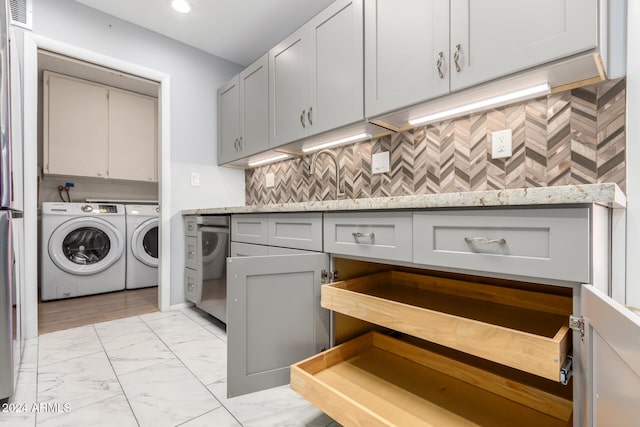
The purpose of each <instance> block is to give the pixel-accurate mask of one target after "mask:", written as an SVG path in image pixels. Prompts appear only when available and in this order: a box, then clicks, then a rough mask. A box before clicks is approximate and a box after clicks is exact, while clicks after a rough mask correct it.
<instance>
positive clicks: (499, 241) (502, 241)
mask: <svg viewBox="0 0 640 427" xmlns="http://www.w3.org/2000/svg"><path fill="white" fill-rule="evenodd" d="M464 241H465V242H467V243H481V244H483V245H490V244H492V243H497V244H499V245H506V244H507V241H506V240H505V239H487V238H486V237H465V238H464Z"/></svg>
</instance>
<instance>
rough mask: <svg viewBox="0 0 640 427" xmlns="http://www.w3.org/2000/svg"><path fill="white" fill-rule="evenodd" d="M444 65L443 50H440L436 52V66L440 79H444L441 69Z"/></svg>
mask: <svg viewBox="0 0 640 427" xmlns="http://www.w3.org/2000/svg"><path fill="white" fill-rule="evenodd" d="M443 65H444V52H443V51H440V53H438V62H436V66H437V67H438V75H439V76H440V78H441V79H444V72H443V71H442V66H443Z"/></svg>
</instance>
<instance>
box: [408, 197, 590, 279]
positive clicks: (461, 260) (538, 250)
mask: <svg viewBox="0 0 640 427" xmlns="http://www.w3.org/2000/svg"><path fill="white" fill-rule="evenodd" d="M413 215H414V216H413V227H414V232H413V262H415V263H416V264H422V265H428V266H433V267H436V268H437V267H451V268H464V269H468V270H474V271H477V272H482V271H484V272H490V273H503V274H512V275H518V276H528V277H536V278H545V279H555V280H568V281H572V282H580V283H589V282H590V281H591V272H590V267H589V265H590V263H589V255H590V243H589V239H590V237H591V236H590V232H589V228H590V210H589V208H587V207H584V208H580V207H577V208H557V209H556V208H554V209H482V210H433V211H423V212H419V211H418V212H415V213H414V214H413Z"/></svg>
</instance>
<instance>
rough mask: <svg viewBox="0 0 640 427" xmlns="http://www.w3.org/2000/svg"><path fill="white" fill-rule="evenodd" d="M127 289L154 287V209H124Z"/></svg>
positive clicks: (138, 207) (155, 270)
mask: <svg viewBox="0 0 640 427" xmlns="http://www.w3.org/2000/svg"><path fill="white" fill-rule="evenodd" d="M125 211H126V218H127V280H126V288H127V289H137V288H146V287H150V286H158V213H159V211H160V209H159V207H158V206H157V205H125Z"/></svg>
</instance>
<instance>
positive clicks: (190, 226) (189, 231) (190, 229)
mask: <svg viewBox="0 0 640 427" xmlns="http://www.w3.org/2000/svg"><path fill="white" fill-rule="evenodd" d="M197 233H198V217H197V216H195V215H193V216H185V217H184V234H185V236H194V237H195V236H196V234H197Z"/></svg>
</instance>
